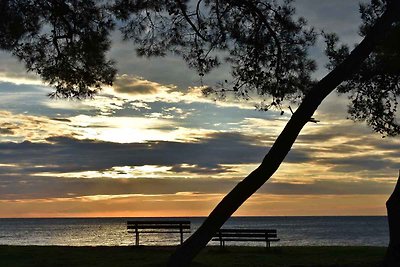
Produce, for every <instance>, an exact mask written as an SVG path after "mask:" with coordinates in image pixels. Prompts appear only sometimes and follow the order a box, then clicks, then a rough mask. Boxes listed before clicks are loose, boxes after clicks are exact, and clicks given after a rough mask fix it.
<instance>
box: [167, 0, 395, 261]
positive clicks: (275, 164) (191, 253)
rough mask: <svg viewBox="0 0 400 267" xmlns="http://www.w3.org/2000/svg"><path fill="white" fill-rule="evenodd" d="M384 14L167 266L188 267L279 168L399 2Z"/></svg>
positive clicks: (382, 35)
mask: <svg viewBox="0 0 400 267" xmlns="http://www.w3.org/2000/svg"><path fill="white" fill-rule="evenodd" d="M389 5H390V6H388V8H387V10H386V11H385V13H384V14H383V15H382V17H381V18H380V19H378V20H377V23H376V24H375V26H374V27H373V28H372V29H371V31H370V32H369V33H368V35H367V36H365V38H364V40H363V41H362V42H361V43H360V44H359V45H358V46H357V47H356V48H355V49H354V50H353V51H352V52H351V54H350V55H349V56H348V57H347V59H345V60H344V61H343V62H342V63H341V64H340V65H339V66H337V67H336V68H335V69H334V70H332V71H331V72H330V73H329V74H328V75H326V76H325V77H324V78H323V79H322V80H321V81H320V82H319V83H318V84H317V85H316V86H314V87H313V88H312V89H311V90H310V92H309V93H308V94H307V95H306V96H305V98H304V100H303V102H302V103H301V105H300V106H299V108H298V109H297V110H296V112H295V113H294V114H293V116H292V117H291V119H290V120H289V121H288V123H287V124H286V126H285V128H284V129H283V131H282V133H281V134H280V135H279V137H278V138H277V140H276V141H275V143H274V145H273V146H272V147H271V149H270V150H269V152H268V153H267V155H266V156H265V158H264V159H263V161H262V163H261V165H260V166H259V167H258V168H257V169H255V170H254V171H253V172H252V173H250V175H249V176H247V177H246V178H245V179H244V180H243V181H241V182H240V183H239V184H238V185H236V186H235V187H234V188H233V190H232V191H231V192H230V193H229V194H228V195H226V196H225V197H224V198H223V199H222V201H221V202H220V203H219V204H218V205H217V206H216V207H215V209H214V210H213V211H212V212H211V214H210V215H209V216H208V218H207V219H206V220H205V221H204V222H203V224H202V225H201V226H200V228H199V229H197V231H196V232H195V233H193V234H192V235H191V236H190V237H189V238H188V239H187V240H186V241H185V242H184V243H183V244H182V245H181V246H180V247H178V248H177V250H176V251H175V252H174V253H173V254H172V255H171V257H170V259H169V262H168V266H169V267H182V266H189V265H190V263H191V261H192V260H193V258H194V257H195V256H196V255H197V254H198V253H199V252H200V251H201V250H202V249H203V248H204V247H205V246H206V245H207V243H208V242H209V241H210V239H211V238H212V236H213V234H214V233H215V232H216V231H217V230H218V229H219V228H221V226H222V225H223V224H224V223H225V222H226V221H227V220H228V219H229V217H230V216H231V215H232V214H233V213H234V212H235V211H236V210H237V209H238V208H239V207H240V206H241V205H242V204H243V203H244V202H245V201H246V200H247V199H248V198H249V197H250V196H251V195H252V194H254V193H255V192H256V191H257V190H258V189H259V188H260V187H261V186H262V185H263V184H264V183H265V182H266V181H267V180H268V179H269V178H270V177H271V176H272V175H273V174H274V173H275V171H276V170H277V169H278V168H279V166H280V164H281V163H282V162H283V160H284V158H285V157H286V155H287V154H288V153H289V151H290V149H291V147H292V145H293V143H294V142H295V141H296V138H297V136H298V135H299V133H300V131H301V130H302V128H303V127H304V125H305V124H306V123H307V122H308V121H309V120H310V119H311V117H312V115H313V114H314V112H315V110H316V109H317V108H318V106H319V105H320V104H321V102H322V101H323V100H324V99H325V98H326V97H327V96H328V95H329V94H330V93H331V92H332V91H333V90H334V89H335V88H336V87H337V86H338V85H339V84H340V83H341V82H343V81H345V80H346V79H347V78H349V77H350V76H351V75H352V74H353V73H354V72H355V71H356V70H357V69H359V67H360V65H361V64H362V62H363V61H364V60H365V59H366V58H367V57H368V56H369V55H370V53H371V52H372V51H373V49H374V48H375V46H376V44H377V43H378V41H379V40H382V39H383V38H385V37H386V36H387V34H388V32H389V31H390V29H391V25H392V23H393V22H394V21H396V19H397V18H399V14H400V0H395V1H393V2H391V3H390V4H389Z"/></svg>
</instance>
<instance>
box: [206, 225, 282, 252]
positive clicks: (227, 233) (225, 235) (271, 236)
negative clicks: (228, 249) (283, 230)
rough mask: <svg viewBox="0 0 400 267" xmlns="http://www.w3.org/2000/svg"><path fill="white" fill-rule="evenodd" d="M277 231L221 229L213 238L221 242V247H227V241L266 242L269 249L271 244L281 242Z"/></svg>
mask: <svg viewBox="0 0 400 267" xmlns="http://www.w3.org/2000/svg"><path fill="white" fill-rule="evenodd" d="M277 237H278V234H277V231H276V229H220V230H218V231H217V232H216V233H215V235H214V236H213V238H212V241H219V242H220V246H221V247H225V242H226V241H236V242H265V245H266V247H267V248H269V247H271V242H276V241H279V240H280V239H279V238H277Z"/></svg>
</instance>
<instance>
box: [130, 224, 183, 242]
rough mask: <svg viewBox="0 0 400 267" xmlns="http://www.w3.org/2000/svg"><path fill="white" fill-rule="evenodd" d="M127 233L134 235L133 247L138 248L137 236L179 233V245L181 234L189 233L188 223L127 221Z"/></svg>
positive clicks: (181, 239)
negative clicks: (142, 234) (141, 234)
mask: <svg viewBox="0 0 400 267" xmlns="http://www.w3.org/2000/svg"><path fill="white" fill-rule="evenodd" d="M127 228H128V233H135V245H136V246H139V234H140V233H149V234H166V233H179V234H180V241H181V244H182V243H183V234H184V233H190V221H172V220H169V221H140V220H137V221H128V222H127Z"/></svg>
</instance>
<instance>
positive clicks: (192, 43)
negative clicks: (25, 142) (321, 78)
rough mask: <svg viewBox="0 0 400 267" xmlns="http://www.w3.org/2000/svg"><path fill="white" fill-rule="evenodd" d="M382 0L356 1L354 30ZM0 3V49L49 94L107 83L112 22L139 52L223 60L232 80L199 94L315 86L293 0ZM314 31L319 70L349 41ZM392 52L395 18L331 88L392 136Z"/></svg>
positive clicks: (399, 50)
mask: <svg viewBox="0 0 400 267" xmlns="http://www.w3.org/2000/svg"><path fill="white" fill-rule="evenodd" d="M386 4H387V3H386V1H384V0H372V1H371V3H370V4H364V5H361V6H360V11H361V17H362V19H363V25H362V26H361V27H360V34H361V35H365V34H367V33H368V31H369V29H370V28H371V26H372V25H374V23H375V21H376V19H377V18H378V17H379V16H380V15H381V14H382V13H383V12H384V10H385V7H386ZM0 8H1V10H2V14H3V16H2V17H1V18H0V49H3V50H7V51H10V52H11V53H12V54H13V55H15V56H17V57H18V58H19V59H20V60H21V61H22V62H23V63H24V64H25V65H26V68H27V70H28V71H33V72H36V73H38V74H39V75H40V76H41V77H42V79H43V80H44V81H46V82H47V83H49V84H50V85H51V86H53V87H55V89H56V90H55V92H54V93H52V96H59V97H77V98H81V97H88V96H92V95H93V94H95V93H96V92H97V91H98V90H99V89H101V87H102V86H103V85H112V82H113V80H114V78H115V75H116V69H115V66H114V62H113V61H112V60H109V59H107V57H106V53H107V52H108V50H109V48H110V44H111V40H110V33H111V31H112V30H114V28H119V30H120V31H121V32H122V34H123V36H124V38H125V39H126V40H129V41H131V42H133V43H134V44H135V46H136V47H137V53H138V54H139V55H141V56H147V57H150V56H164V55H166V54H167V53H170V52H172V53H174V54H178V55H180V56H182V58H183V59H184V60H185V61H186V62H187V64H188V66H189V67H191V68H193V69H195V70H197V72H198V73H199V74H200V75H201V76H203V75H205V74H207V73H208V72H210V71H211V70H212V69H213V68H216V67H218V66H219V65H220V64H229V65H230V66H231V74H232V81H222V82H221V83H220V84H219V85H217V86H215V87H213V88H211V87H207V88H205V89H204V93H205V94H206V95H207V94H217V95H218V96H222V97H223V96H225V95H226V94H227V93H231V94H234V95H236V96H238V97H243V98H248V97H249V95H250V94H253V93H256V94H258V95H259V96H260V97H261V99H263V101H262V102H261V103H260V105H259V106H258V108H259V109H261V110H268V109H270V108H271V107H278V108H281V107H282V105H283V103H284V101H294V102H300V101H301V100H302V98H303V97H304V95H306V94H307V92H308V91H309V90H310V88H311V87H312V85H313V84H315V83H316V81H314V80H313V79H312V73H313V72H314V71H315V70H316V64H315V61H314V60H313V59H312V58H311V57H310V55H309V53H308V49H309V48H310V47H311V46H313V45H314V44H315V42H316V39H317V38H318V36H319V35H320V33H319V32H318V31H316V30H315V29H314V28H313V27H310V26H309V25H308V24H307V21H306V20H305V19H304V18H301V17H300V18H299V17H296V15H295V9H294V7H293V0H282V1H281V0H230V1H228V0H197V1H187V0H180V1H179V0H115V1H102V0H88V1H78V0H28V1H26V0H4V1H1V3H0ZM322 35H323V36H324V37H325V40H326V44H327V48H326V55H327V56H328V58H329V60H330V63H329V64H328V68H334V67H336V66H337V65H338V64H339V63H340V62H342V61H343V59H345V58H346V57H347V56H348V55H349V48H348V47H347V46H344V45H339V39H338V38H337V36H336V35H334V34H322ZM399 54H400V26H399V24H394V25H393V31H392V34H391V36H390V38H388V39H387V40H384V41H382V43H381V44H380V45H379V46H378V48H377V49H376V50H375V51H374V53H372V54H371V55H370V57H369V58H368V59H367V60H366V61H365V62H364V63H363V64H362V67H361V68H360V69H359V70H358V71H357V72H356V73H355V74H354V75H352V77H351V78H350V79H348V80H346V81H344V82H343V83H342V84H341V85H340V86H339V87H338V89H337V90H338V92H339V93H344V94H346V95H347V96H348V97H349V99H350V105H349V114H350V117H351V118H352V119H354V120H361V121H366V122H367V123H368V124H369V125H370V126H371V127H372V128H373V129H374V130H375V131H377V132H380V133H381V134H388V135H396V134H398V133H400V126H399V125H398V123H397V122H396V113H397V109H396V108H397V105H398V97H399V95H400V80H399V79H400V78H399V77H400V64H399V62H400V60H399V59H400V58H399Z"/></svg>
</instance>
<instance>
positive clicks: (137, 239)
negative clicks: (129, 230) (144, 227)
mask: <svg viewBox="0 0 400 267" xmlns="http://www.w3.org/2000/svg"><path fill="white" fill-rule="evenodd" d="M135 234H136V240H135V245H136V246H139V231H138V229H136V230H135Z"/></svg>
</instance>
